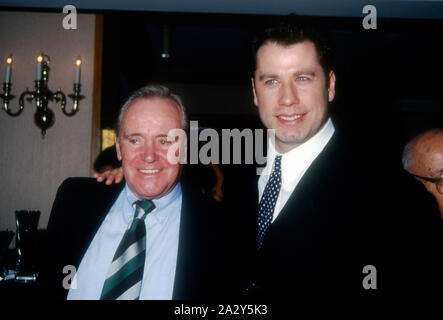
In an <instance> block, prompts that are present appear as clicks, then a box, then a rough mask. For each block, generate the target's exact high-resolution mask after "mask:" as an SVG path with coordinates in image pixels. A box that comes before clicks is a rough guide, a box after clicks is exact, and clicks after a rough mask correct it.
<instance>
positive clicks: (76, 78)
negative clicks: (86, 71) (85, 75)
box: [75, 57, 82, 84]
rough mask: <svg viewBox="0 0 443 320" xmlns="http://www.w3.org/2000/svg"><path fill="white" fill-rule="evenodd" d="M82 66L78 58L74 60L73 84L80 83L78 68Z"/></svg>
mask: <svg viewBox="0 0 443 320" xmlns="http://www.w3.org/2000/svg"><path fill="white" fill-rule="evenodd" d="M81 64H82V60H81V59H80V57H78V58H77V60H75V84H79V83H80V66H81Z"/></svg>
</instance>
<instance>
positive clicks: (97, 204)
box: [73, 183, 124, 267]
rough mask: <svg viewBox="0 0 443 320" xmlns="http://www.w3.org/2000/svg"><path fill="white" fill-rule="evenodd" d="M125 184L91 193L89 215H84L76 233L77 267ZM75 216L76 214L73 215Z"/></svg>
mask: <svg viewBox="0 0 443 320" xmlns="http://www.w3.org/2000/svg"><path fill="white" fill-rule="evenodd" d="M123 187H124V183H121V184H119V185H116V186H105V188H102V186H100V188H99V190H98V192H91V193H90V199H89V201H88V202H87V203H88V209H87V210H86V211H87V214H82V219H81V220H80V219H77V220H80V221H79V222H80V223H81V224H82V227H81V228H77V229H78V230H79V231H78V232H77V233H76V239H77V241H76V242H75V244H74V245H75V246H76V247H77V248H75V249H74V250H73V252H75V253H76V256H75V258H74V259H75V261H76V265H77V267H78V266H79V265H80V262H81V260H82V259H83V256H84V254H85V253H86V251H87V250H88V248H89V245H90V244H91V242H92V240H93V239H94V236H95V234H96V233H97V231H98V229H99V228H100V226H101V225H102V222H103V220H104V219H105V217H106V215H107V214H108V212H109V210H110V209H111V207H112V205H113V204H114V202H115V201H116V199H117V197H118V195H119V194H120V192H121V191H122V189H123ZM73 214H75V212H74V213H73Z"/></svg>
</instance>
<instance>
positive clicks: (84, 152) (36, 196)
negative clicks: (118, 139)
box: [0, 10, 95, 230]
mask: <svg viewBox="0 0 443 320" xmlns="http://www.w3.org/2000/svg"><path fill="white" fill-rule="evenodd" d="M63 17H64V15H63V14H62V13H61V10H60V13H39V12H5V11H4V12H0V81H1V83H3V81H4V73H5V59H6V58H7V56H8V55H9V54H10V53H12V54H13V58H14V64H13V70H12V79H11V82H12V93H13V94H14V95H16V98H15V99H14V100H12V106H13V107H14V108H17V106H18V97H19V96H20V94H21V92H23V91H24V90H25V89H26V88H29V89H30V90H31V89H33V88H34V80H35V74H36V57H37V55H38V54H39V52H41V51H44V52H45V54H47V55H49V56H50V58H51V62H50V67H51V71H50V74H49V88H50V89H51V90H52V91H56V90H58V89H59V88H61V89H62V90H63V91H64V93H65V94H66V95H68V94H70V93H72V86H73V82H74V61H75V58H76V57H77V56H78V55H80V56H81V57H82V61H83V65H82V75H81V82H82V94H83V95H85V99H84V100H82V101H81V104H80V111H79V112H78V113H77V114H76V115H75V116H73V117H66V116H65V115H64V114H63V113H62V111H61V109H60V106H59V105H56V104H55V103H50V104H49V107H50V108H51V109H52V110H53V111H54V113H55V118H56V121H55V124H54V125H53V127H51V128H49V129H48V130H47V132H46V137H45V138H44V139H42V137H41V133H40V130H39V129H38V128H37V127H36V126H35V124H34V123H33V115H34V112H35V106H34V104H30V103H26V104H25V109H24V111H23V112H22V114H21V115H20V116H19V117H15V118H13V117H10V116H8V115H7V114H6V113H5V112H3V111H0V230H5V229H9V230H15V221H14V211H15V210H20V209H25V210H40V211H41V213H42V215H41V218H40V223H39V228H41V229H44V228H46V225H47V222H48V219H49V214H50V210H51V207H52V202H53V200H54V197H55V194H56V191H57V188H58V186H59V185H60V183H61V182H62V181H63V180H64V179H65V178H66V177H70V176H89V175H90V167H91V121H92V91H93V70H94V30H95V16H94V15H92V14H79V15H78V19H77V30H65V29H63V26H62V21H63ZM67 99H68V103H67V106H68V108H70V107H71V106H72V103H71V99H69V98H68V97H67Z"/></svg>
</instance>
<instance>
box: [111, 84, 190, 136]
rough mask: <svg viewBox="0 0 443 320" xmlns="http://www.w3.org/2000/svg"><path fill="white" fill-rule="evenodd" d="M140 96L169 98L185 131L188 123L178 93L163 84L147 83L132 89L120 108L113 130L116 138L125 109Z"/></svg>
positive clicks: (142, 97) (145, 97) (143, 97)
mask: <svg viewBox="0 0 443 320" xmlns="http://www.w3.org/2000/svg"><path fill="white" fill-rule="evenodd" d="M140 98H141V99H152V98H161V99H169V100H171V101H172V102H174V104H175V105H176V107H177V110H178V111H179V113H180V115H181V122H182V129H183V130H185V131H186V129H187V125H188V117H187V113H186V109H185V106H184V105H183V101H182V98H181V97H180V96H179V95H177V94H175V93H172V92H171V90H170V89H169V88H167V87H165V86H162V85H148V86H145V87H143V88H140V89H138V90H136V91H134V92H133V93H132V94H131V95H130V96H129V98H128V99H127V100H126V101H125V103H123V105H122V107H121V108H120V113H119V114H118V118H117V125H116V130H115V131H116V132H115V134H116V137H117V139H118V136H119V133H120V126H121V122H122V120H123V116H124V114H125V112H126V110H127V109H128V108H129V106H130V105H131V104H132V103H133V102H134V101H135V100H137V99H140Z"/></svg>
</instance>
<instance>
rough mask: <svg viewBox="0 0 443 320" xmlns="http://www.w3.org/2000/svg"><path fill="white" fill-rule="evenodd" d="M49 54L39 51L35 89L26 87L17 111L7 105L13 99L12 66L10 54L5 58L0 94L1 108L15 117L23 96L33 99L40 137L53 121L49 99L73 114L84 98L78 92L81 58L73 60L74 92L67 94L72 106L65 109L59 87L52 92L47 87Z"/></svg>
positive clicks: (22, 106)
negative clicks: (3, 78) (31, 89)
mask: <svg viewBox="0 0 443 320" xmlns="http://www.w3.org/2000/svg"><path fill="white" fill-rule="evenodd" d="M49 61H50V59H49V56H47V55H45V54H43V53H41V54H40V55H39V56H38V57H37V74H36V80H35V91H29V90H28V88H26V91H24V92H23V93H22V94H21V95H20V98H19V102H18V103H19V109H18V110H17V111H15V112H14V111H12V110H11V109H10V107H9V102H10V101H11V100H12V99H14V97H15V96H14V95H12V94H11V67H12V55H11V56H9V57H8V58H7V59H6V73H5V82H4V83H3V93H1V94H0V97H1V98H2V100H3V105H2V109H3V110H4V111H5V112H6V113H7V114H8V115H10V116H12V117H16V116H18V115H19V114H20V113H22V111H23V108H24V105H25V98H26V97H27V98H26V100H27V101H28V102H32V101H33V100H35V106H36V108H37V110H36V112H35V114H34V122H35V124H36V125H37V127H39V128H40V129H41V131H42V137H43V138H44V137H45V134H46V130H47V129H48V128H50V127H51V126H52V125H53V124H54V122H55V116H54V112H53V111H52V110H51V109H49V108H48V102H49V101H51V102H52V101H55V102H56V103H60V106H61V108H62V111H63V113H64V114H65V115H67V116H69V117H70V116H73V115H74V114H76V113H77V111H78V105H79V102H80V100H81V99H83V98H84V96H83V95H81V94H80V66H81V63H82V61H81V59H80V57H78V58H77V59H76V61H75V82H74V93H73V94H70V95H68V97H69V98H71V99H72V100H73V107H72V109H71V111H67V110H66V96H65V94H64V93H63V91H61V89H59V90H57V91H56V92H52V91H51V90H49V88H48V80H49V70H50V68H49Z"/></svg>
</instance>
